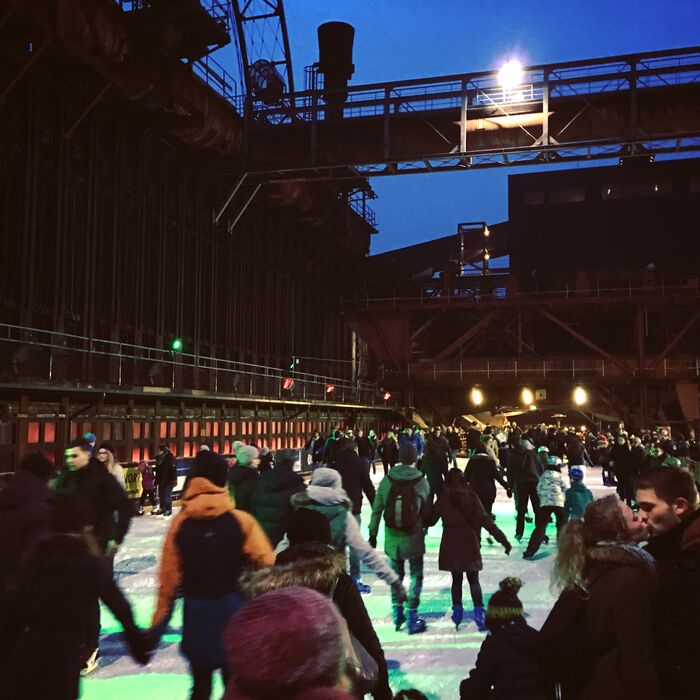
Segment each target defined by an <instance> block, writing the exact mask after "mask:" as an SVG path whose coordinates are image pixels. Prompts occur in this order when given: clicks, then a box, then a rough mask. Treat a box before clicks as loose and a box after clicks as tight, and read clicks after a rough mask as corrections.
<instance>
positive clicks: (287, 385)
mask: <svg viewBox="0 0 700 700" xmlns="http://www.w3.org/2000/svg"><path fill="white" fill-rule="evenodd" d="M293 386H294V380H293V379H290V378H289V377H285V378H284V380H283V381H282V389H284V391H289V390H290V389H291V388H292V387H293Z"/></svg>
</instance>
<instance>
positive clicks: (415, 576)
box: [391, 557, 423, 610]
mask: <svg viewBox="0 0 700 700" xmlns="http://www.w3.org/2000/svg"><path fill="white" fill-rule="evenodd" d="M391 568H392V569H393V570H394V571H395V572H396V573H397V574H398V575H399V581H401V583H403V579H404V576H405V575H406V560H405V559H392V560H391ZM408 568H409V571H410V573H411V583H410V584H409V587H408V601H407V604H408V609H409V610H418V606H419V605H420V593H421V591H422V590H423V557H415V558H414V559H409V560H408ZM391 604H392V605H398V604H399V602H398V600H397V599H396V591H394V589H393V588H392V589H391Z"/></svg>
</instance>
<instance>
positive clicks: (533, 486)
mask: <svg viewBox="0 0 700 700" xmlns="http://www.w3.org/2000/svg"><path fill="white" fill-rule="evenodd" d="M543 471H544V470H543V468H542V465H541V464H540V463H539V461H538V460H537V457H535V452H534V450H528V449H527V448H526V447H525V445H524V444H523V440H522V439H520V438H519V437H518V435H517V433H516V434H515V435H514V438H513V441H512V443H511V447H510V452H509V454H508V483H509V485H511V488H512V490H513V493H514V494H515V510H516V513H517V519H516V525H515V539H516V540H518V542H520V540H521V539H522V537H523V533H524V531H525V516H526V514H527V505H528V501H529V502H530V503H531V504H532V510H533V512H534V513H536V512H537V510H538V508H539V507H540V499H539V498H538V496H537V482H538V481H539V479H540V476H541V475H542V472H543Z"/></svg>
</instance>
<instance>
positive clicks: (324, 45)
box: [318, 22, 355, 119]
mask: <svg viewBox="0 0 700 700" xmlns="http://www.w3.org/2000/svg"><path fill="white" fill-rule="evenodd" d="M354 38H355V28H354V27H353V26H352V25H350V24H347V23H346V22H326V23H325V24H322V25H321V26H320V27H319V28H318V51H319V61H318V64H319V66H318V70H319V72H320V73H323V85H324V87H323V99H324V100H325V101H326V103H327V104H328V105H330V106H331V107H332V109H328V110H327V112H326V117H327V118H337V119H341V118H342V116H343V107H342V106H343V104H345V101H346V100H347V99H348V91H347V87H348V80H350V78H351V77H352V74H353V72H354V71H355V66H354V65H353V62H352V44H353V40H354Z"/></svg>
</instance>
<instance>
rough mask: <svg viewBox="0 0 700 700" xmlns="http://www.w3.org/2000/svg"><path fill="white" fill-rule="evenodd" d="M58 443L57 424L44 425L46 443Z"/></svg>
mask: <svg viewBox="0 0 700 700" xmlns="http://www.w3.org/2000/svg"><path fill="white" fill-rule="evenodd" d="M55 441H56V424H55V423H44V442H55Z"/></svg>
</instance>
